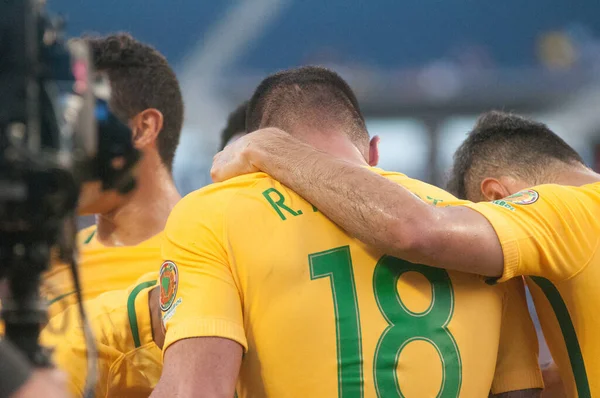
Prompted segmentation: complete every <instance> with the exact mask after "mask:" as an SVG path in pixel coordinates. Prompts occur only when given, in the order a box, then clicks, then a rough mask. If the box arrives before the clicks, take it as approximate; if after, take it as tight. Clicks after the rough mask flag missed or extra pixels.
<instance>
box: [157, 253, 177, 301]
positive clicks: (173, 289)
mask: <svg viewBox="0 0 600 398" xmlns="http://www.w3.org/2000/svg"><path fill="white" fill-rule="evenodd" d="M158 282H159V283H160V309H161V311H163V312H165V311H168V310H169V308H171V306H172V305H173V302H174V301H175V297H176V296H177V286H178V285H179V274H178V272H177V265H175V263H174V262H172V261H165V262H164V263H163V264H162V265H161V266H160V272H159V274H158Z"/></svg>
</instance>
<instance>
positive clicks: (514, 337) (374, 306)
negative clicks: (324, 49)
mask: <svg viewBox="0 0 600 398" xmlns="http://www.w3.org/2000/svg"><path fill="white" fill-rule="evenodd" d="M248 107H249V109H248V113H247V119H246V122H247V128H248V131H252V130H256V129H258V128H261V127H264V126H277V127H281V128H285V129H286V130H287V131H289V132H290V133H291V134H293V135H295V136H297V137H301V138H302V140H304V141H306V142H308V143H310V145H312V146H314V147H316V148H318V149H319V150H321V151H323V153H326V156H327V157H330V158H340V159H343V161H344V162H347V163H348V164H353V165H355V166H356V167H357V168H365V169H367V167H368V166H369V164H375V163H376V162H377V158H378V154H377V148H376V145H375V144H376V140H373V141H370V140H369V135H368V132H367V130H366V128H365V124H364V120H363V117H362V115H361V113H360V109H359V107H358V104H357V102H356V98H355V97H354V94H353V93H352V91H351V89H350V88H349V87H348V85H347V84H346V83H345V82H344V81H343V80H342V79H341V78H340V77H339V76H337V75H336V74H334V73H332V72H330V71H328V70H325V69H321V68H313V67H308V68H301V69H297V70H291V71H286V72H282V73H280V74H276V75H273V76H270V77H269V78H267V79H265V80H264V81H263V83H261V85H260V86H259V87H258V88H257V90H256V92H255V94H254V96H253V98H252V100H251V101H250V103H249V105H248ZM241 140H243V138H241V139H240V140H238V141H237V142H234V143H233V144H231V146H233V147H235V146H236V145H237V143H238V142H240V141H241ZM375 172H376V173H377V174H379V175H380V176H382V178H383V179H384V180H386V181H388V180H389V181H391V183H392V184H398V183H399V184H402V185H403V186H405V187H407V188H409V189H410V190H411V191H412V192H414V194H417V195H419V196H421V197H423V198H426V197H432V198H436V199H437V200H438V201H446V202H448V203H450V202H454V201H456V199H455V198H454V197H453V196H452V195H450V194H448V193H446V192H444V191H442V190H440V189H437V188H435V187H432V186H430V185H427V184H425V183H422V182H419V181H416V180H412V179H410V178H408V177H406V176H404V175H402V174H396V173H388V172H385V171H382V170H376V171H375ZM162 255H163V258H164V260H165V261H164V263H163V265H162V267H161V272H160V277H159V285H160V289H161V292H160V307H161V310H162V313H163V320H164V322H165V326H166V336H165V343H164V370H163V374H162V376H161V379H160V382H159V384H158V385H157V387H156V389H155V391H154V393H153V396H156V397H163V396H164V397H167V396H180V397H187V396H194V397H201V396H207V397H208V396H210V397H231V396H232V395H233V394H234V388H235V386H236V381H237V380H238V374H239V382H238V384H237V394H238V396H240V397H266V396H270V397H281V396H297V397H333V396H340V397H362V396H368V397H372V396H401V395H406V396H435V395H438V394H439V395H440V396H459V395H461V396H465V397H471V396H477V397H481V396H487V394H488V393H489V392H490V388H492V389H493V392H494V393H505V392H509V391H513V390H523V389H535V388H541V382H540V377H539V371H538V368H537V357H536V355H535V354H536V352H535V346H536V341H535V337H534V335H533V333H534V331H533V325H532V324H531V321H530V319H529V318H528V314H527V312H526V308H525V305H524V297H523V286H522V282H520V281H519V280H515V281H513V283H509V284H505V285H499V286H488V285H487V284H485V283H484V280H483V278H480V277H478V276H475V275H469V274H463V273H460V272H455V271H449V272H446V271H444V270H439V269H435V268H430V267H426V266H423V265H418V264H412V263H409V262H407V261H404V260H400V259H398V258H394V257H390V256H386V255H383V253H382V252H381V251H379V250H377V249H375V248H374V247H372V246H366V245H364V244H363V243H361V242H359V241H357V240H354V239H352V238H351V237H350V236H348V235H347V234H346V233H345V232H344V231H342V230H341V229H340V228H339V227H338V226H336V225H335V224H333V223H332V222H331V221H330V220H329V219H327V218H326V217H325V216H324V215H323V214H322V213H321V212H320V209H319V208H318V207H314V206H313V205H311V204H310V203H308V202H306V201H305V200H304V199H302V198H301V197H300V196H299V195H298V194H296V193H295V192H293V191H291V190H290V189H288V188H286V187H285V186H284V185H282V184H281V183H279V182H278V181H276V180H274V179H272V178H270V177H269V176H268V175H266V174H262V173H257V174H252V175H248V176H242V177H240V178H236V179H232V180H231V181H227V182H225V183H222V184H214V185H211V186H209V187H206V188H204V189H202V190H199V191H196V192H194V193H192V194H190V195H188V196H187V197H186V198H184V199H183V200H182V201H181V202H180V203H179V204H178V205H177V206H176V207H175V209H174V210H173V213H172V214H171V216H170V217H169V221H168V222H167V226H166V228H165V233H164V242H163V246H162ZM501 325H502V326H506V325H509V326H510V327H503V329H502V333H501V332H500V329H501ZM499 345H500V346H501V347H500V349H499ZM243 352H245V355H244V359H243V361H242V353H243ZM528 394H529V395H525V396H534V394H535V392H534V391H531V390H529V392H528Z"/></svg>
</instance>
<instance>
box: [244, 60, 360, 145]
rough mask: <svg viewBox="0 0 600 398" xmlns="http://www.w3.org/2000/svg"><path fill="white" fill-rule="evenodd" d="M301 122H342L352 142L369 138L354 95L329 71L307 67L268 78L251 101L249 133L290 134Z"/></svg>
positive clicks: (247, 122)
mask: <svg viewBox="0 0 600 398" xmlns="http://www.w3.org/2000/svg"><path fill="white" fill-rule="evenodd" d="M299 120H301V121H302V122H303V123H305V122H314V123H315V124H316V125H323V124H324V123H327V122H329V121H331V122H336V123H342V124H344V125H345V132H346V133H347V134H348V136H349V137H350V138H351V139H353V140H361V141H364V139H365V138H366V140H367V141H368V139H369V133H368V132H367V129H366V127H365V120H364V117H363V115H362V113H361V111H360V107H359V105H358V100H357V99H356V96H355V95H354V92H353V91H352V89H351V88H350V86H349V85H348V83H346V81H344V79H342V78H341V77H340V76H339V75H338V74H337V73H335V72H333V71H331V70H329V69H326V68H322V67H318V66H304V67H301V68H296V69H288V70H284V71H281V72H278V73H275V74H273V75H270V76H268V77H267V78H266V79H264V80H263V81H262V82H261V83H260V85H259V86H258V87H257V88H256V90H255V91H254V95H253V96H252V98H251V99H250V102H249V104H248V111H247V114H246V127H247V129H248V132H252V131H255V130H258V129H259V128H264V127H278V128H281V129H282V130H286V131H289V130H291V126H293V125H294V124H295V123H297V122H298V121H299Z"/></svg>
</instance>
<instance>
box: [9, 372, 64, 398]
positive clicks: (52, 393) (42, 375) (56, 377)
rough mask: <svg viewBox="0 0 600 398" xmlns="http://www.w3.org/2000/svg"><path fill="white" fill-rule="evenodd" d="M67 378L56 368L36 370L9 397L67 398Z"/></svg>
mask: <svg viewBox="0 0 600 398" xmlns="http://www.w3.org/2000/svg"><path fill="white" fill-rule="evenodd" d="M70 396H71V395H70V394H69V393H68V391H67V378H66V376H65V374H64V373H63V372H61V371H60V370H58V369H44V370H36V371H35V372H34V373H33V375H32V376H31V377H30V378H29V380H27V382H26V383H25V384H24V385H23V386H22V387H21V388H19V389H18V390H17V392H15V393H14V394H13V395H11V398H37V397H44V398H68V397H70Z"/></svg>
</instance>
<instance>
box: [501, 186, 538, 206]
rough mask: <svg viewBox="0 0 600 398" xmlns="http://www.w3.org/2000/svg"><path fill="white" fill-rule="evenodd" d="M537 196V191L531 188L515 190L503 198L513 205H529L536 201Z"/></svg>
mask: <svg viewBox="0 0 600 398" xmlns="http://www.w3.org/2000/svg"><path fill="white" fill-rule="evenodd" d="M539 197H540V195H539V194H538V193H537V191H534V190H533V189H527V190H525V191H521V192H517V193H516V194H514V195H510V196H509V197H508V198H505V199H504V200H505V201H506V202H510V203H512V204H515V205H530V204H532V203H535V202H537V200H538V198H539Z"/></svg>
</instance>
